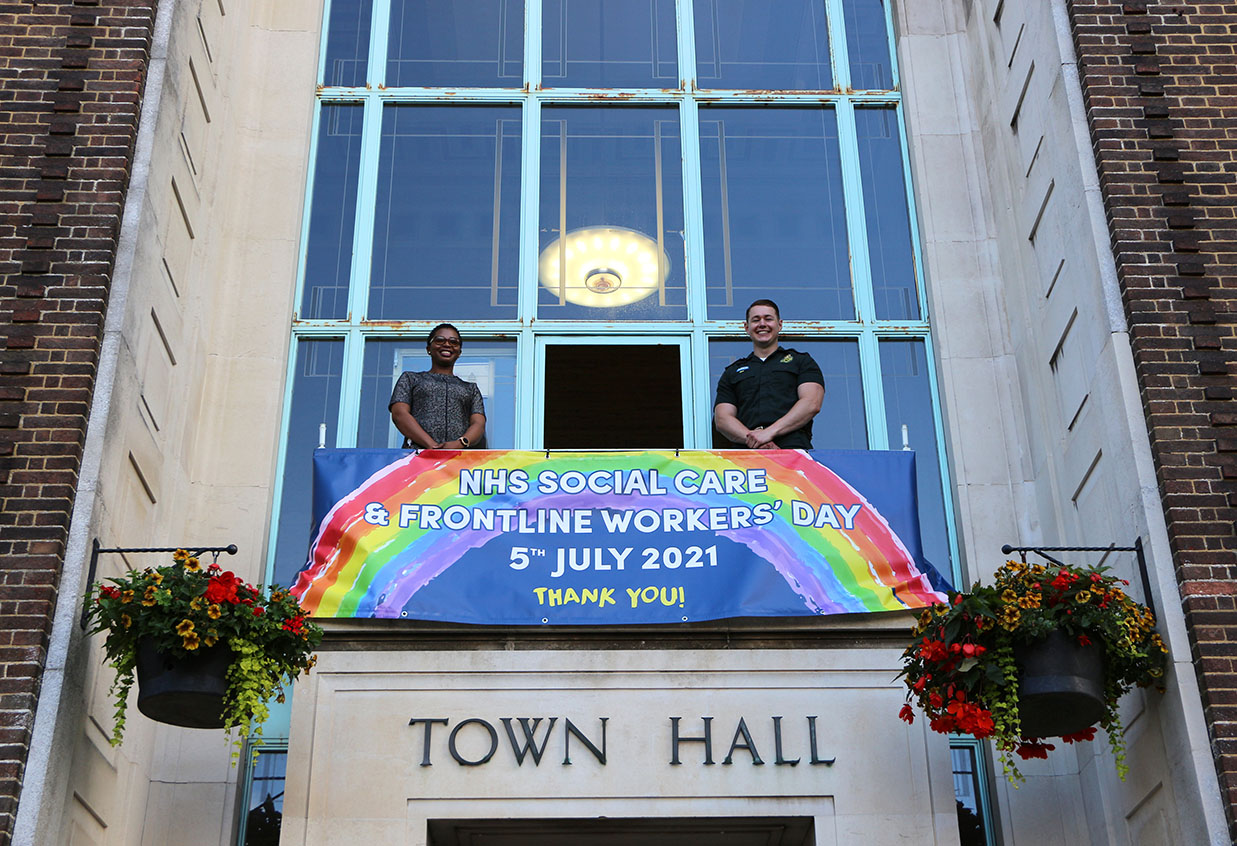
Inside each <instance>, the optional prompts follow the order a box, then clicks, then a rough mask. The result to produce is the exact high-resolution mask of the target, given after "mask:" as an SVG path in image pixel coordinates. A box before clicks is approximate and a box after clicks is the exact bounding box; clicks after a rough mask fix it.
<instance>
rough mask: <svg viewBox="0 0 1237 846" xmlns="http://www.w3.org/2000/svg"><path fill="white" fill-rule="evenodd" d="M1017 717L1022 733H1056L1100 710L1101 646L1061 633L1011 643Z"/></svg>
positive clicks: (1085, 723) (1093, 719)
mask: <svg viewBox="0 0 1237 846" xmlns="http://www.w3.org/2000/svg"><path fill="white" fill-rule="evenodd" d="M1014 660H1015V661H1017V663H1018V674H1019V675H1018V717H1019V719H1020V720H1021V722H1022V734H1023V736H1024V737H1060V736H1061V735H1065V734H1075V733H1077V732H1080V731H1082V730H1083V729H1085V728H1088V727H1089V726H1093V725H1095V724H1096V723H1097V722H1098V721H1099V719H1100V717H1102V716H1103V715H1104V647H1103V645H1102V644H1101V643H1099V642H1095V641H1093V642H1092V643H1090V644H1089V645H1087V646H1079V645H1078V641H1077V639H1075V638H1073V637H1071V636H1069V635H1067V634H1065V633H1064V632H1059V631H1057V632H1052V633H1051V634H1049V635H1048V636H1047V637H1045V638H1043V639H1042V640H1037V641H1035V642H1034V643H1027V644H1020V645H1018V646H1015V647H1014Z"/></svg>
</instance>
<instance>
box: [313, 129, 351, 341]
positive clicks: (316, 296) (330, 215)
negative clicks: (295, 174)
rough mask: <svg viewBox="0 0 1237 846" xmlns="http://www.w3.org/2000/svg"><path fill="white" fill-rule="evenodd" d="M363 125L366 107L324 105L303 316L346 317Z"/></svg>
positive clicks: (315, 176)
mask: <svg viewBox="0 0 1237 846" xmlns="http://www.w3.org/2000/svg"><path fill="white" fill-rule="evenodd" d="M361 123H362V107H361V106H354V105H345V106H328V105H324V106H323V107H322V114H321V115H320V116H319V119H318V154H317V158H316V159H315V163H314V184H313V196H312V199H311V200H310V206H309V234H308V243H307V244H306V247H305V249H306V254H305V285H304V294H303V295H302V297H301V314H300V316H301V317H302V318H303V319H309V320H313V319H318V320H338V319H342V318H345V317H347V316H348V277H349V276H350V275H351V273H352V233H353V228H354V227H355V225H356V192H357V170H358V166H359V165H360V161H361Z"/></svg>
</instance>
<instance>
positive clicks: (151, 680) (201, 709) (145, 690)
mask: <svg viewBox="0 0 1237 846" xmlns="http://www.w3.org/2000/svg"><path fill="white" fill-rule="evenodd" d="M231 664H232V650H230V649H228V648H227V647H226V646H224V645H223V644H216V645H215V646H212V647H210V648H209V649H203V650H202V651H201V652H200V653H198V654H197V655H193V656H190V657H185V658H181V657H178V656H174V655H167V654H165V653H163V652H159V651H158V650H157V649H156V648H155V646H154V645H153V644H152V643H151V642H150V641H147V640H143V641H139V642H138V645H137V685H138V691H137V708H138V710H139V711H141V712H142V713H143V714H145V715H146V716H148V717H150V718H151V719H152V720H155V721H157V722H160V723H168V724H169V725H173V726H182V727H184V728H202V729H217V728H223V694H224V692H225V691H226V690H227V687H228V683H227V672H228V667H229V666H230V665H231Z"/></svg>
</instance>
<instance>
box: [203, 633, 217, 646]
mask: <svg viewBox="0 0 1237 846" xmlns="http://www.w3.org/2000/svg"><path fill="white" fill-rule="evenodd" d="M218 642H219V638H217V637H211V636H210V635H207V636H206V637H204V638H202V643H203V644H205V645H206V646H207V647H208V648H209V647H211V646H214V645H215V644H216V643H218Z"/></svg>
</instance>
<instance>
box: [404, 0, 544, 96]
mask: <svg viewBox="0 0 1237 846" xmlns="http://www.w3.org/2000/svg"><path fill="white" fill-rule="evenodd" d="M389 39H390V40H389V42H388V47H387V81H386V84H387V87H388V88H395V87H398V86H422V87H444V88H445V87H452V86H488V87H495V88H519V87H520V86H521V85H523V84H524V2H523V0H393V2H392V3H391V29H390V35H389Z"/></svg>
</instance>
